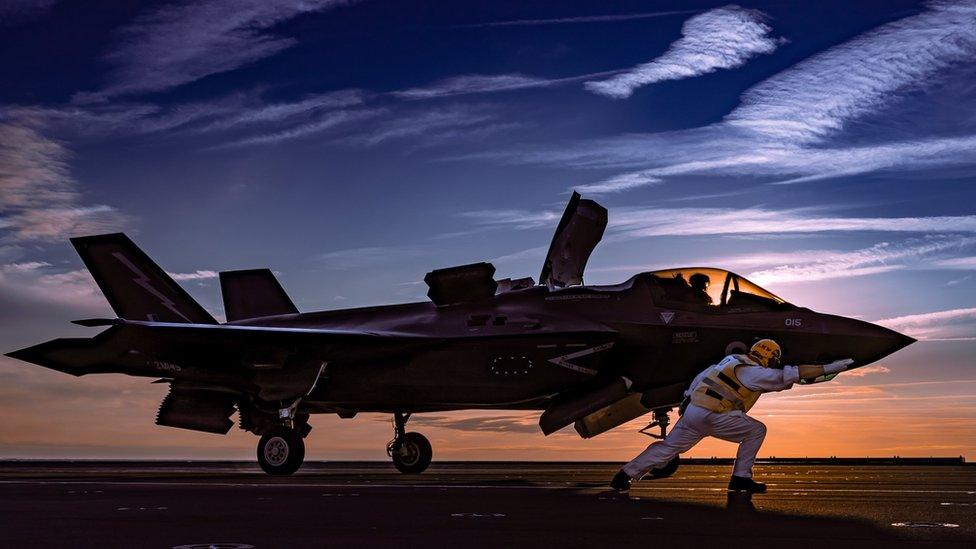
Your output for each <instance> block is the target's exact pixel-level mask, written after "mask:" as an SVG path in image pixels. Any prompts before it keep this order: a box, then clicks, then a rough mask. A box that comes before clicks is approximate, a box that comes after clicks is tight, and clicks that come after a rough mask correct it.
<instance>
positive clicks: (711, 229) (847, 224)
mask: <svg viewBox="0 0 976 549" xmlns="http://www.w3.org/2000/svg"><path fill="white" fill-rule="evenodd" d="M459 215H460V216H462V217H465V218H468V219H471V220H472V221H473V222H475V223H476V224H477V225H479V226H485V227H493V228H511V229H533V228H537V227H548V226H551V225H552V224H553V223H555V222H556V221H558V220H559V218H560V216H561V212H560V211H557V210H476V211H470V212H464V213H461V214H459ZM837 231H877V232H896V233H912V232H917V233H973V232H976V215H961V216H926V217H842V216H835V215H824V214H823V213H822V212H821V211H820V210H816V209H810V208H800V209H785V210H775V209H769V208H763V207H752V208H654V207H634V206H631V207H623V208H615V209H614V210H613V215H612V217H611V219H610V225H609V226H608V227H607V232H608V235H610V237H611V238H614V239H630V238H643V237H651V236H696V235H750V234H763V235H766V234H795V233H823V232H837Z"/></svg>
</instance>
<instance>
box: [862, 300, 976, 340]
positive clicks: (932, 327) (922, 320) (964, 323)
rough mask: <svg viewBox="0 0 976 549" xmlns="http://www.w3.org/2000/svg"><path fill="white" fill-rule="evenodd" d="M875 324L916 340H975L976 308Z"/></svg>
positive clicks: (907, 317) (908, 316) (907, 316)
mask: <svg viewBox="0 0 976 549" xmlns="http://www.w3.org/2000/svg"><path fill="white" fill-rule="evenodd" d="M875 323H876V324H881V325H882V326H886V327H888V328H891V329H892V330H897V331H899V332H903V333H906V334H908V335H910V336H912V337H914V338H916V339H928V340H976V308H965V309H951V310H948V311H935V312H931V313H921V314H914V315H905V316H898V317H894V318H883V319H881V320H876V321H875Z"/></svg>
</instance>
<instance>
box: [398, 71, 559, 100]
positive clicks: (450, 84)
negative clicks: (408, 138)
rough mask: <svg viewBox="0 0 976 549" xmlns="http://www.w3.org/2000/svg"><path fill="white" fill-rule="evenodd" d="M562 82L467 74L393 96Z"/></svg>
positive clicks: (421, 96)
mask: <svg viewBox="0 0 976 549" xmlns="http://www.w3.org/2000/svg"><path fill="white" fill-rule="evenodd" d="M557 82H560V81H559V80H553V79H549V78H538V77H535V76H526V75H523V74H496V75H484V74H467V75H462V76H455V77H452V78H445V79H443V80H439V81H437V82H435V83H433V84H431V85H429V86H425V87H421V88H409V89H406V90H401V91H395V92H393V93H392V95H393V96H395V97H399V98H402V99H431V98H434V97H448V96H452V95H466V94H472V93H492V92H499V91H511V90H524V89H529V88H545V87H549V86H552V85H554V84H555V83H557Z"/></svg>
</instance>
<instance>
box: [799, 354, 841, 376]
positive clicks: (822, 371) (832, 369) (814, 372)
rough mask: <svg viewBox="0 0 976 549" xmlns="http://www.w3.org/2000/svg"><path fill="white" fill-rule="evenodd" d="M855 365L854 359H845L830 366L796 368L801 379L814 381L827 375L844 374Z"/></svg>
mask: <svg viewBox="0 0 976 549" xmlns="http://www.w3.org/2000/svg"><path fill="white" fill-rule="evenodd" d="M853 363H854V360H853V359H850V358H845V359H843V360H835V361H833V362H831V363H829V364H816V365H802V366H797V367H796V368H797V369H798V370H799V371H800V379H814V378H818V377H820V376H823V375H827V374H836V373H839V372H843V371H844V370H846V369H847V367H848V366H850V365H851V364H853Z"/></svg>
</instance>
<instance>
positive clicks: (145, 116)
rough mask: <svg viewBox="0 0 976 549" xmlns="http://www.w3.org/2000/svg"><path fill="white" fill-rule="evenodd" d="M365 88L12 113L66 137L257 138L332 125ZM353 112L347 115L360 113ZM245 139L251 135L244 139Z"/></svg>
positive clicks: (16, 108)
mask: <svg viewBox="0 0 976 549" xmlns="http://www.w3.org/2000/svg"><path fill="white" fill-rule="evenodd" d="M364 101H365V94H364V93H363V92H362V91H361V90H356V89H344V90H335V91H330V92H324V93H315V94H310V95H306V96H303V97H300V98H298V99H296V100H291V101H277V102H273V101H267V100H266V99H264V98H263V97H262V92H261V90H254V91H249V92H241V93H232V94H229V95H226V96H223V97H218V98H216V99H211V100H207V101H196V102H190V103H181V104H176V105H171V106H161V105H155V104H151V103H139V102H113V103H111V104H109V103H96V104H88V105H61V106H54V107H39V106H30V107H25V106H10V107H6V109H5V112H7V113H8V115H10V116H15V117H20V118H26V117H29V118H32V119H34V120H38V121H43V123H44V124H45V125H46V126H47V127H49V128H50V129H51V131H52V132H56V133H57V134H58V135H61V136H69V137H71V138H74V139H104V138H117V137H120V136H131V135H148V134H158V133H164V132H183V133H184V134H185V133H194V134H210V133H230V132H237V133H238V134H240V133H241V132H247V131H259V132H263V133H261V134H258V135H257V136H254V139H255V141H256V142H262V140H265V141H266V142H270V141H275V140H282V139H287V138H288V137H287V136H289V135H295V136H298V135H307V134H310V133H314V132H315V129H314V128H315V127H316V125H318V126H319V127H320V128H321V127H323V126H325V125H327V119H329V118H330V116H329V113H331V112H342V111H341V110H340V109H343V108H348V107H354V106H358V105H361V104H362V103H363V102H364ZM359 112H362V111H350V112H348V113H346V114H345V115H344V116H357V115H356V114H355V113H359ZM239 141H240V142H241V143H244V142H246V141H248V138H241V139H240V140H239Z"/></svg>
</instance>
